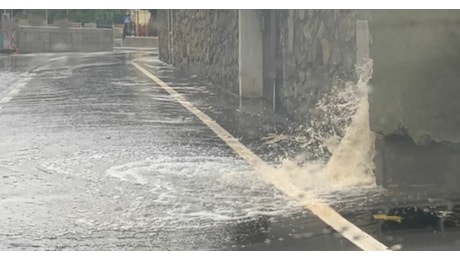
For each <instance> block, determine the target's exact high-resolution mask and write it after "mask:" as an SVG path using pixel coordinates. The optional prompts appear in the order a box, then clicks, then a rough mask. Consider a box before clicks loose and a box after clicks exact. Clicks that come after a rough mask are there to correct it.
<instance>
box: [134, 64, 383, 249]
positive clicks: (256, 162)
mask: <svg viewBox="0 0 460 260" xmlns="http://www.w3.org/2000/svg"><path fill="white" fill-rule="evenodd" d="M131 64H132V65H133V66H134V67H136V68H137V69H138V70H139V71H140V72H142V73H144V74H145V75H146V76H147V77H148V78H150V79H151V80H153V81H154V82H155V83H156V84H158V85H160V87H162V88H163V89H164V90H165V91H166V92H168V93H169V94H170V95H171V96H172V97H174V98H175V99H176V100H177V101H178V102H179V103H180V104H181V105H182V106H184V107H185V108H186V109H188V110H189V111H190V112H192V113H193V114H194V115H195V116H196V117H198V118H199V119H200V120H201V121H203V123H204V124H205V125H207V126H208V127H209V128H210V129H211V130H212V131H213V132H214V133H215V134H216V135H217V136H218V137H219V138H220V139H222V140H223V141H224V142H225V143H226V144H227V145H228V146H229V147H230V148H232V149H233V150H234V151H235V152H236V153H237V154H238V155H239V156H241V158H243V159H244V160H246V161H247V162H248V163H249V164H250V165H251V166H252V167H253V168H254V169H255V170H256V172H257V173H258V174H259V175H260V176H261V177H262V179H263V180H264V181H265V182H267V183H269V184H271V185H273V186H275V187H276V188H277V189H279V190H280V191H282V192H284V193H285V194H286V195H288V196H290V197H292V198H294V199H297V200H299V201H300V202H301V203H302V204H303V205H304V206H305V207H306V208H307V209H309V210H310V211H311V212H312V213H313V214H315V215H316V216H317V217H319V218H320V219H321V220H322V221H323V222H325V223H326V224H328V225H329V226H331V227H332V228H333V229H334V230H335V231H337V232H338V233H340V234H341V235H342V236H343V237H345V238H346V239H348V240H349V241H350V242H352V243H353V244H355V245H356V246H358V247H359V248H361V249H362V250H369V251H378V250H388V247H387V246H385V245H384V244H382V243H381V242H380V241H378V240H377V239H375V238H374V237H372V236H371V235H369V234H367V233H366V232H364V231H363V230H361V229H360V228H358V227H357V226H355V225H354V224H352V223H351V222H349V221H348V220H346V219H345V218H344V217H342V216H341V215H340V214H339V213H338V212H337V211H335V210H334V209H333V208H331V207H330V206H329V205H327V204H325V203H323V202H320V201H318V200H316V199H312V198H307V196H305V192H303V191H301V190H300V189H298V188H297V187H296V186H295V185H293V184H292V183H289V182H288V181H286V180H285V179H283V178H277V176H275V175H274V174H270V172H273V171H272V170H273V168H272V167H271V166H269V165H268V164H267V163H265V162H264V161H263V160H262V159H260V157H259V156H257V155H256V154H254V153H253V152H252V151H251V150H250V149H249V148H247V147H246V146H244V145H243V144H242V143H241V142H240V141H239V140H238V139H236V138H235V137H233V136H232V135H231V134H230V133H229V132H228V131H227V130H225V129H224V128H223V127H221V126H220V125H219V124H218V123H217V122H216V121H214V120H213V119H212V118H211V117H209V116H208V115H206V114H205V113H203V112H202V111H201V110H199V109H198V108H196V107H195V106H194V105H192V104H191V103H190V102H189V101H187V99H186V98H185V97H184V96H182V95H181V94H179V93H177V92H176V91H175V90H174V89H173V88H171V87H170V86H168V84H166V83H165V82H163V81H162V80H161V79H159V78H158V77H156V76H155V75H153V74H152V73H150V72H149V71H147V70H146V69H144V68H143V67H142V66H140V65H139V64H137V63H134V62H132V63H131Z"/></svg>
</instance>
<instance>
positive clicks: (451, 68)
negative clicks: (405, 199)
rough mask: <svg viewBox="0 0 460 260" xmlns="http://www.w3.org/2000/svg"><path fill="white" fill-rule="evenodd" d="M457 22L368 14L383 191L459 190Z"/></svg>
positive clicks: (456, 15) (417, 14)
mask: <svg viewBox="0 0 460 260" xmlns="http://www.w3.org/2000/svg"><path fill="white" fill-rule="evenodd" d="M459 23H460V11H458V10H379V11H372V19H371V20H370V23H369V27H370V31H371V34H372V39H373V40H372V42H373V43H372V45H371V56H372V58H373V59H374V73H373V79H372V81H371V84H372V87H373V88H372V92H371V93H370V95H369V103H370V127H371V129H372V130H373V131H375V132H376V133H378V134H379V135H380V136H379V139H378V142H377V152H378V157H377V158H376V160H377V165H378V167H377V169H376V170H377V174H378V176H379V179H380V182H381V183H382V184H384V185H392V184H400V185H414V184H424V185H431V184H438V186H439V185H441V186H444V187H446V188H449V187H451V186H452V185H453V186H454V187H455V186H456V185H454V184H455V183H457V184H460V145H459V144H460V117H459V116H458V113H459V112H460V101H459V100H460V74H459V73H458V72H459V71H460V52H459V46H460V45H459V44H460V29H459V27H458V24H459ZM457 187H458V185H457Z"/></svg>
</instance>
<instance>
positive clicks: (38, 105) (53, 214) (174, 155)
mask: <svg viewBox="0 0 460 260" xmlns="http://www.w3.org/2000/svg"><path fill="white" fill-rule="evenodd" d="M147 54H149V53H146V52H135V51H130V52H129V51H121V50H119V51H115V52H114V53H94V54H39V55H16V56H0V100H2V98H4V97H7V98H6V99H3V103H1V102H0V107H1V109H0V122H1V124H0V138H1V139H0V185H1V188H0V250H359V248H357V247H356V246H355V245H353V244H351V243H350V242H349V241H347V240H346V239H344V238H343V237H341V235H339V234H337V233H336V232H334V231H333V230H332V229H331V228H330V227H328V226H327V225H326V224H324V223H323V222H322V221H320V220H319V219H318V218H316V217H315V216H313V215H312V214H311V213H310V212H309V211H307V210H306V209H304V208H303V207H302V206H301V205H299V204H298V203H297V202H296V201H293V200H292V199H290V198H288V197H286V196H285V195H283V194H282V193H280V192H279V191H277V190H275V189H274V188H273V187H271V186H268V185H266V184H264V183H263V182H262V181H261V180H260V179H259V177H258V176H257V174H255V173H254V172H253V171H252V169H251V168H250V167H249V165H248V164H247V163H246V162H245V161H243V160H242V159H240V158H239V157H238V156H237V155H236V154H235V153H234V152H233V151H232V150H231V149H230V148H229V147H227V146H226V144H225V143H224V142H223V141H221V140H220V139H219V138H218V137H217V136H215V134H214V133H213V132H212V131H211V130H209V129H208V128H207V127H206V126H205V125H203V124H202V123H201V121H199V120H198V119H197V118H196V117H195V116H194V115H193V114H191V113H190V112H189V111H188V110H186V109H185V108H183V107H182V106H181V105H180V104H179V103H177V102H176V101H175V100H174V99H173V98H172V97H170V96H169V95H168V94H167V93H166V92H164V91H163V90H162V89H161V88H160V87H159V86H157V85H155V83H153V82H152V81H151V80H149V79H148V78H146V77H145V76H144V75H143V74H140V73H139V72H138V71H137V70H136V69H135V68H134V67H133V66H132V65H130V64H129V62H130V61H131V60H134V59H141V60H140V61H139V62H140V63H141V64H143V65H144V66H145V68H148V69H149V70H151V71H152V72H154V73H156V74H157V75H160V77H162V78H163V79H164V80H165V81H167V82H169V83H171V85H173V86H175V87H177V89H178V90H179V91H181V93H182V94H184V95H185V96H187V97H189V98H190V99H192V100H194V103H195V104H196V105H197V106H198V107H200V108H204V107H207V101H209V102H211V100H207V99H206V98H203V99H202V100H201V103H200V100H199V97H200V96H215V94H213V93H211V92H207V90H206V89H203V88H200V87H198V88H197V87H196V86H197V85H196V84H192V83H193V82H192V81H191V80H190V81H187V80H184V78H182V79H180V78H179V77H177V78H176V77H174V72H173V71H172V70H171V69H170V68H167V66H165V65H164V64H162V63H160V62H158V60H157V57H156V56H155V55H153V56H151V55H147ZM150 54H151V53H150ZM144 55H146V56H145V57H144ZM142 57H144V58H145V59H144V60H142ZM142 62H144V63H142ZM191 82H192V83H191ZM18 86H19V87H18ZM15 89H17V91H15ZM16 92H17V93H16ZM11 93H13V95H11ZM9 96H11V98H8V97H9ZM224 103H225V102H223V103H222V104H224ZM224 105H225V104H224ZM229 106H230V105H229ZM216 109H217V108H216ZM223 111H224V112H222V111H217V110H213V111H209V112H214V113H216V114H219V113H220V114H225V109H223ZM223 125H224V124H223ZM248 146H250V144H248ZM366 192H367V193H366ZM384 193H385V192H382V191H381V190H380V189H375V190H370V191H363V190H360V191H359V192H357V193H355V195H351V196H348V197H347V196H346V195H344V194H333V195H330V194H329V195H328V196H329V197H328V196H325V199H326V200H327V199H328V198H332V199H331V204H333V205H334V206H335V208H337V210H338V211H339V212H341V213H342V214H344V216H346V217H347V218H348V219H350V220H351V221H352V222H354V223H356V224H357V225H358V226H360V227H361V228H362V229H364V230H365V231H367V232H368V233H369V234H372V235H375V236H376V237H377V238H378V239H380V240H381V241H382V242H384V243H385V244H386V245H388V246H392V245H397V246H396V247H395V249H403V250H404V249H407V250H458V249H459V248H460V239H459V238H458V237H459V236H458V231H457V229H456V227H457V224H455V223H456V222H455V221H451V222H452V223H454V224H452V225H453V226H454V227H455V228H453V231H450V229H449V230H448V231H445V230H444V229H442V230H441V231H442V232H440V228H439V227H438V226H436V225H437V224H436V223H437V222H436V221H434V222H436V223H435V225H431V224H432V222H433V221H431V222H429V221H428V224H427V225H425V224H422V225H421V228H418V227H416V228H413V227H412V229H408V230H409V231H410V232H409V231H401V230H400V229H398V228H393V229H392V228H391V225H390V228H389V227H388V223H383V231H382V223H380V222H378V221H372V220H371V219H372V214H373V213H375V212H377V210H378V209H382V208H387V207H388V204H392V205H394V204H396V205H399V201H398V200H394V199H391V198H388V197H384V196H383V195H382V194H384ZM391 196H393V195H391ZM382 197H384V198H383V200H382ZM337 198H342V199H341V200H337ZM372 198H375V199H372ZM392 198H394V197H392ZM421 200H422V199H420V197H418V202H420V201H421ZM382 201H385V202H388V203H386V204H385V203H382ZM413 205H414V204H413V203H410V204H409V206H413ZM422 222H423V221H422ZM423 223H425V222H423ZM390 224H391V223H390ZM414 230H415V231H414Z"/></svg>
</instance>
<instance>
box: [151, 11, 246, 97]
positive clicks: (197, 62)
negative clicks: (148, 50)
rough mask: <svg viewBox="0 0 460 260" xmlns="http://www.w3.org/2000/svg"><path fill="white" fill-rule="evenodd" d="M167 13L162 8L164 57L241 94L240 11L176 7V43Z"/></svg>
mask: <svg viewBox="0 0 460 260" xmlns="http://www.w3.org/2000/svg"><path fill="white" fill-rule="evenodd" d="M167 12H168V11H166V10H159V11H158V19H157V20H158V23H159V26H160V30H159V39H160V42H159V47H160V59H162V60H163V61H166V62H171V63H172V64H173V65H174V66H175V67H176V68H179V69H183V70H186V71H187V72H189V73H191V74H198V75H200V76H204V77H206V78H207V79H208V80H209V81H211V82H213V83H218V84H219V86H221V87H222V88H225V89H227V90H228V91H230V92H233V93H237V92H238V10H173V11H172V21H173V22H172V31H173V33H172V37H173V38H174V40H173V41H172V42H173V45H172V46H169V45H168V40H169V37H168V22H167V21H168V20H167V19H168V15H167ZM171 53H172V56H170V55H171Z"/></svg>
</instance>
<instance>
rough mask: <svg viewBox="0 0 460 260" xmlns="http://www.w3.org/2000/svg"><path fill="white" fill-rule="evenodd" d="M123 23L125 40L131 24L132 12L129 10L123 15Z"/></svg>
mask: <svg viewBox="0 0 460 260" xmlns="http://www.w3.org/2000/svg"><path fill="white" fill-rule="evenodd" d="M123 24H124V26H123V37H122V39H123V41H124V40H125V38H126V35H128V33H129V31H128V30H129V28H130V26H131V13H130V12H129V11H126V14H125V16H123Z"/></svg>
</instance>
